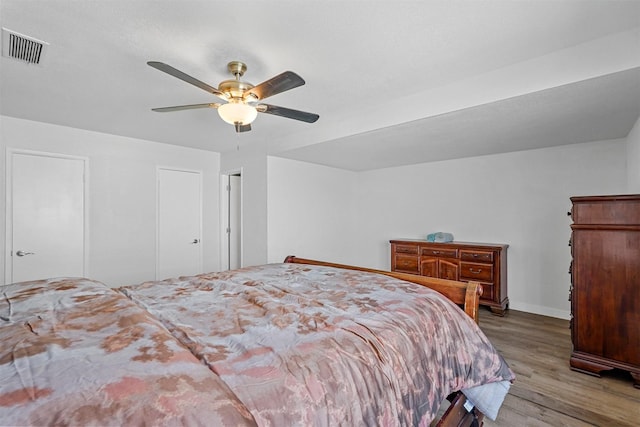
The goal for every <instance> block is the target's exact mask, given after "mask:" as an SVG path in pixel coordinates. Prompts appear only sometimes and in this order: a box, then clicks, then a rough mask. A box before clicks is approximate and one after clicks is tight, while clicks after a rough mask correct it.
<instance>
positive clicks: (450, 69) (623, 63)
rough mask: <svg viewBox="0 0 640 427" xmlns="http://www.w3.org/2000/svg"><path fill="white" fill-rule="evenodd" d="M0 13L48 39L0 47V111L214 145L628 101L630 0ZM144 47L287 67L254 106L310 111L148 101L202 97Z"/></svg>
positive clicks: (504, 122)
mask: <svg viewBox="0 0 640 427" xmlns="http://www.w3.org/2000/svg"><path fill="white" fill-rule="evenodd" d="M0 24H1V25H2V27H5V28H8V29H11V30H14V31H17V32H19V33H22V34H24V35H27V36H31V37H34V38H36V39H39V40H42V41H45V42H47V43H49V47H48V52H47V54H46V57H45V58H44V60H43V63H42V64H41V65H38V66H35V65H28V64H26V63H22V62H19V61H16V60H13V59H9V58H5V57H2V58H1V59H0V114H2V115H6V116H11V117H17V118H23V119H29V120H36V121H42V122H47V123H53V124H59V125H63V126H72V127H76V128H80V129H88V130H93V131H97V132H104V133H109V134H114V135H122V136H129V137H133V138H139V139H145V140H150V141H156V142H163V143H169V144H176V145H183V146H187V147H195V148H200V149H205V150H212V151H218V152H227V151H231V150H236V149H238V147H240V149H244V150H250V149H253V148H260V149H266V152H267V153H269V154H271V155H276V156H282V157H289V158H293V159H299V160H303V161H309V162H314V163H320V164H326V165H330V166H335V167H340V168H344V169H349V170H369V169H376V168H383V167H390V166H398V165H406V164H413V163H421V162H429V161H438V160H445V159H453V158H460V157H468V156H477V155H483V154H493V153H501V152H509V151H517V150H524V149H532V148H542V147H548V146H552V145H564V144H572V143H579V142H587V141H596V140H607V139H615V138H622V137H625V136H626V135H627V134H628V133H629V131H630V130H631V127H632V126H633V124H634V123H635V121H636V120H637V118H638V116H639V115H640V1H636V0H631V1H617V0H600V1H589V0H580V1H579V0H550V1H540V0H521V1H516V0H507V1H497V0H491V1H489V0H485V1H483V0H465V1H457V0H438V1H433V0H432V1H428V0H423V1H391V0H389V1H340V2H338V1H329V0H326V1H312V0H304V1H303V0H298V1H266V0H262V1H240V0H236V1H212V0H207V1H205V0H202V1H189V0H156V1H148V0H126V1H117V0H85V1H77V0H42V1H36V0H0ZM620 40H622V41H626V43H627V45H630V46H631V47H632V48H631V49H624V50H623V51H620V50H621V49H616V48H615V47H616V46H621V44H620ZM612 46H613V48H612ZM634 47H636V48H637V49H634ZM598 49H600V50H598ZM594 52H596V54H595V55H594ZM149 60H155V61H161V62H165V63H167V64H170V65H172V66H173V67H175V68H178V69H180V70H182V71H183V72H185V73H187V74H189V75H191V76H193V77H195V78H197V79H200V80H202V81H204V82H206V83H209V84H211V85H212V86H217V85H218V83H219V82H220V81H222V80H226V79H228V78H230V75H229V74H228V73H227V71H226V64H227V62H229V61H232V60H241V61H244V62H246V63H247V65H248V71H247V73H246V74H245V76H244V78H243V80H246V81H249V82H251V83H253V84H257V83H260V82H262V81H264V80H267V79H268V78H271V77H273V76H275V75H276V74H279V73H280V72H282V71H285V70H292V71H295V72H297V73H298V74H300V75H301V76H302V77H303V78H304V79H305V80H306V82H307V83H306V85H305V86H302V87H299V88H296V89H293V90H291V91H288V92H285V93H281V94H278V95H275V96H273V97H272V98H269V99H268V100H267V101H266V102H268V103H270V104H275V105H279V106H284V107H289V108H294V109H299V110H303V111H309V112H314V113H318V114H319V115H320V119H319V120H318V122H316V123H314V124H307V123H303V122H298V121H295V120H290V119H285V118H281V117H276V116H271V115H267V114H261V115H259V117H258V118H257V119H256V121H255V122H254V124H253V125H252V126H253V130H252V131H251V132H247V133H242V134H236V133H235V131H234V129H233V127H232V126H231V125H228V124H226V123H224V122H222V120H221V119H220V118H219V117H218V115H217V113H216V111H215V110H213V109H202V110H189V111H181V112H173V113H155V112H152V111H151V110H150V109H151V108H153V107H164V106H171V105H182V104H195V103H206V102H216V101H217V98H215V97H214V96H212V95H210V94H208V93H207V92H205V91H203V90H200V89H198V88H196V87H194V86H191V85H189V84H187V83H185V82H182V81H180V80H178V79H176V78H173V77H171V76H169V75H166V74H164V73H161V72H159V71H157V70H155V69H153V68H151V67H149V66H147V65H146V62H147V61H149Z"/></svg>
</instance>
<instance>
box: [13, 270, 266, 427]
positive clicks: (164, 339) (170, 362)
mask: <svg viewBox="0 0 640 427" xmlns="http://www.w3.org/2000/svg"><path fill="white" fill-rule="evenodd" d="M0 425H3V426H16V425H35V426H43V425H76V426H90V425H98V426H107V425H113V426H124V425H127V426H129V425H163V426H170V425H175V426H179V425H180V426H181V425H208V426H213V425H216V426H222V425H229V426H239V425H255V421H254V420H253V418H252V417H251V415H250V413H249V412H248V411H247V409H246V408H245V407H244V405H243V404H242V403H241V402H240V401H239V400H238V399H237V398H236V397H235V396H234V394H233V393H232V392H231V391H230V390H229V389H228V388H227V386H226V385H225V384H224V383H223V382H222V381H221V380H220V378H219V377H218V376H217V375H213V374H212V373H211V371H210V370H209V369H207V368H206V367H205V366H203V365H202V363H201V362H200V361H198V360H197V359H196V358H195V357H194V356H193V355H192V354H191V353H190V352H189V350H187V349H186V348H185V347H184V346H182V345H181V344H180V343H179V342H178V341H177V340H176V339H175V338H174V337H173V336H171V334H170V333H169V332H168V331H167V330H166V329H165V328H164V327H163V326H162V325H161V324H160V323H159V322H158V321H157V320H156V319H154V318H153V317H152V316H150V315H149V313H147V312H146V311H144V310H143V309H141V308H140V307H138V306H136V305H135V304H134V303H132V302H131V301H130V300H128V299H127V298H126V297H125V296H123V295H122V294H119V293H117V292H115V291H114V290H112V289H109V288H107V287H105V286H104V285H102V284H100V283H98V282H93V281H89V280H86V279H50V280H42V281H37V282H24V283H16V284H12V285H7V286H2V287H0Z"/></svg>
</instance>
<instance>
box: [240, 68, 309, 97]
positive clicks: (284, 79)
mask: <svg viewBox="0 0 640 427" xmlns="http://www.w3.org/2000/svg"><path fill="white" fill-rule="evenodd" d="M303 84H304V80H303V79H302V77H300V76H299V75H297V74H296V73H294V72H293V71H285V72H284V73H282V74H278V75H277V76H275V77H273V78H271V79H269V80H267V81H265V82H262V83H260V84H259V85H257V86H255V87H253V88H252V89H249V90H248V91H247V92H246V93H245V95H244V98H245V99H247V96H249V95H253V97H254V98H257V99H258V100H260V99H265V98H268V97H270V96H273V95H276V94H278V93H281V92H284V91H286V90H289V89H293V88H296V87H298V86H302V85H303Z"/></svg>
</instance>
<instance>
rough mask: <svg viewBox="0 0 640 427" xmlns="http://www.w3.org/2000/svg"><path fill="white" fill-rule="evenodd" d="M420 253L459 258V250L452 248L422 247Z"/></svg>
mask: <svg viewBox="0 0 640 427" xmlns="http://www.w3.org/2000/svg"><path fill="white" fill-rule="evenodd" d="M420 255H422V256H437V257H440V258H458V250H457V249H451V248H437V247H427V248H421V250H420Z"/></svg>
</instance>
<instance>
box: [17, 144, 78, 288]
mask: <svg viewBox="0 0 640 427" xmlns="http://www.w3.org/2000/svg"><path fill="white" fill-rule="evenodd" d="M8 155H9V156H10V163H9V164H10V175H9V180H8V182H7V184H8V185H7V194H8V198H9V203H8V204H7V246H8V248H7V249H8V250H7V255H8V256H9V257H10V259H9V262H8V263H7V267H8V268H7V272H6V276H7V277H6V279H7V280H6V281H7V282H8V283H11V282H22V281H26V280H36V279H44V278H48V277H61V276H72V277H83V276H86V275H88V272H87V271H86V257H85V244H86V242H85V216H86V207H85V204H86V203H85V168H86V163H87V161H86V159H83V158H77V157H65V156H58V155H55V154H48V153H37V152H19V151H15V152H11V151H10V152H9V153H8Z"/></svg>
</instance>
